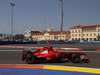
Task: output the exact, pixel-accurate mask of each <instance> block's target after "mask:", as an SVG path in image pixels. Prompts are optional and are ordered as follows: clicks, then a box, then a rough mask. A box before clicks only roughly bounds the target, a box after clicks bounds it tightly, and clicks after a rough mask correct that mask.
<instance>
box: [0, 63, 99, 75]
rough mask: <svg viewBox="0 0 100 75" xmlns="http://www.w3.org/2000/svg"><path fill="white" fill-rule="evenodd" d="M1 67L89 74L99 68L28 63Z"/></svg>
mask: <svg viewBox="0 0 100 75" xmlns="http://www.w3.org/2000/svg"><path fill="white" fill-rule="evenodd" d="M2 68H22V69H23V68H26V69H47V70H58V71H70V72H83V73H91V74H100V69H96V68H85V67H71V66H56V65H28V64H16V65H13V64H9V65H7V64H6V65H4V64H3V65H0V69H2Z"/></svg>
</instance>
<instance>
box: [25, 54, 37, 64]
mask: <svg viewBox="0 0 100 75" xmlns="http://www.w3.org/2000/svg"><path fill="white" fill-rule="evenodd" d="M35 60H36V57H35V56H34V55H33V54H32V53H28V54H27V55H26V62H27V63H28V64H32V63H34V62H35Z"/></svg>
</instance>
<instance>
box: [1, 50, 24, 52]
mask: <svg viewBox="0 0 100 75" xmlns="http://www.w3.org/2000/svg"><path fill="white" fill-rule="evenodd" d="M0 51H1V52H6V51H10V52H11V51H12V52H17V51H20V52H21V51H23V50H0Z"/></svg>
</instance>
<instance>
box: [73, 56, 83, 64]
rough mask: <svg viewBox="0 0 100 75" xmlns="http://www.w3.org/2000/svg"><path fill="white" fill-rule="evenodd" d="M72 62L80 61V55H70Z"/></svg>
mask: <svg viewBox="0 0 100 75" xmlns="http://www.w3.org/2000/svg"><path fill="white" fill-rule="evenodd" d="M72 62H73V63H80V62H81V59H80V55H77V54H76V55H74V56H73V57H72Z"/></svg>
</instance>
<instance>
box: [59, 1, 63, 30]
mask: <svg viewBox="0 0 100 75" xmlns="http://www.w3.org/2000/svg"><path fill="white" fill-rule="evenodd" d="M59 1H61V32H63V18H64V10H63V0H59Z"/></svg>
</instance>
